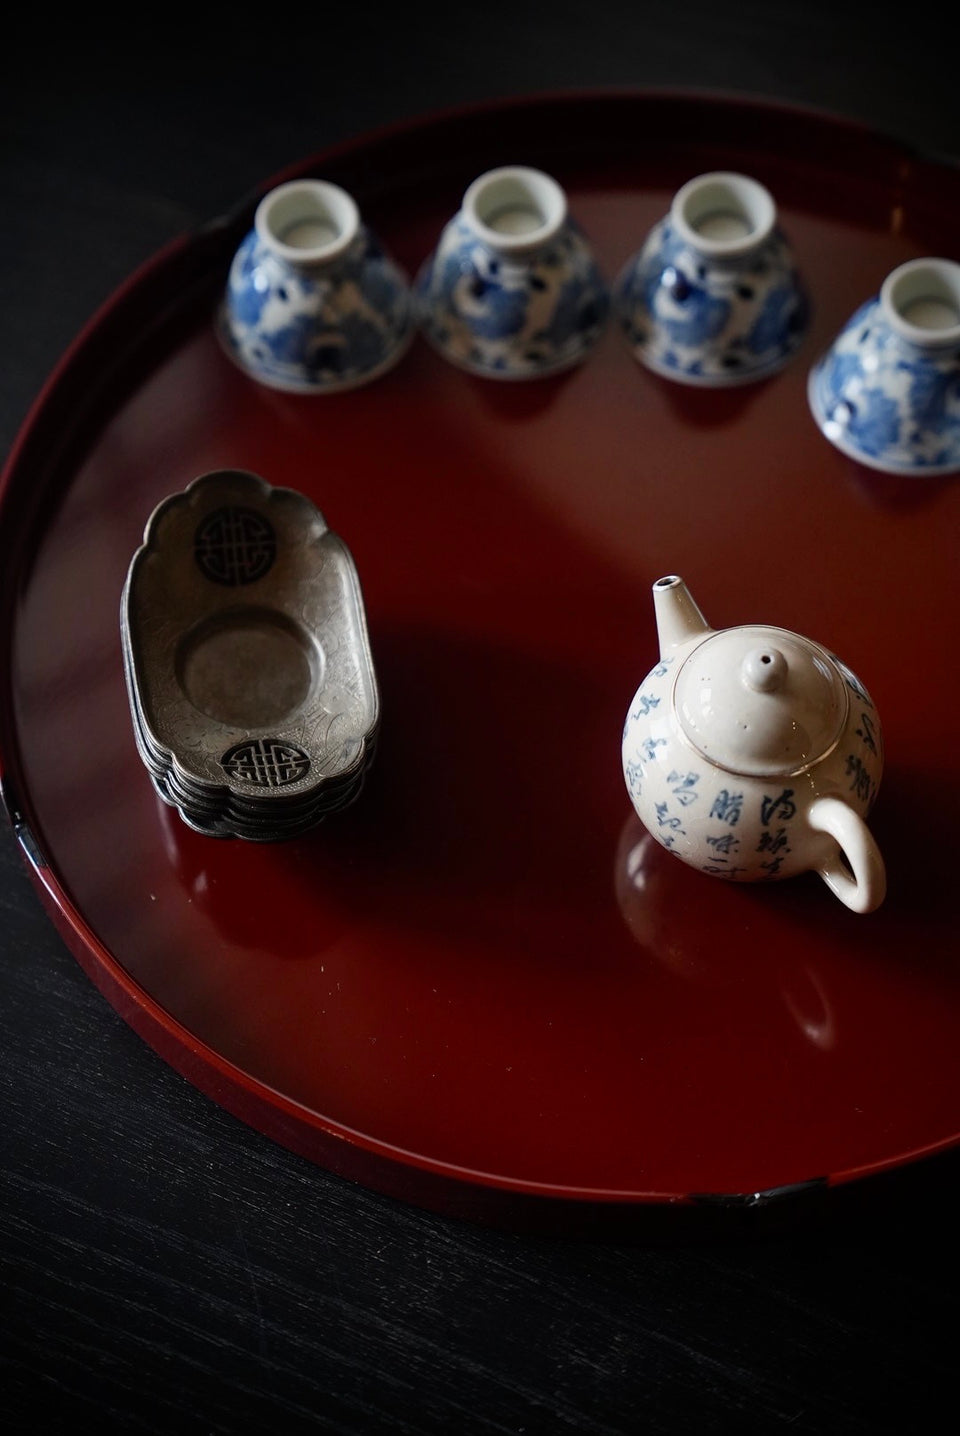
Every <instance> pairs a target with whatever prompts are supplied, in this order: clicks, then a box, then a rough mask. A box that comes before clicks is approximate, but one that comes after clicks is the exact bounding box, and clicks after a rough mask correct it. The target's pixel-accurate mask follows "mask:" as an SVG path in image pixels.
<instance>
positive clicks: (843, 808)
mask: <svg viewBox="0 0 960 1436" xmlns="http://www.w3.org/2000/svg"><path fill="white" fill-rule="evenodd" d="M667 582H668V581H667V580H660V583H661V584H666V583H667ZM669 582H671V583H675V584H680V582H681V581H680V580H670V581H669ZM682 593H683V595H684V596H685V597H688V595H686V590H685V588H683V589H682ZM669 598H670V602H671V603H673V602H675V601H676V595H669ZM665 601H666V600H665ZM694 612H695V613H696V614H697V616H698V617H699V611H698V610H695V609H694ZM668 626H669V625H668ZM692 626H693V625H690V624H688V631H687V632H686V633H684V632H683V631H682V630H681V631H680V632H679V633H677V632H674V633H673V634H672V637H673V641H672V642H670V641H667V642H665V643H664V644H663V648H662V653H661V657H660V660H659V661H658V662H657V663H656V664H655V666H654V667H653V668H652V669H651V671H650V672H649V673H648V674H647V676H646V678H645V679H644V681H643V682H642V683H641V684H640V686H639V688H638V689H637V691H636V693H635V695H634V697H633V700H632V702H631V704H630V707H629V710H628V712H627V717H626V722H625V724H624V729H623V740H622V763H623V776H624V781H625V783H626V787H627V791H628V793H629V795H630V800H631V802H632V803H633V806H634V808H635V810H636V812H637V814H638V816H639V817H640V819H641V821H642V822H643V823H644V825H645V826H646V828H647V829H648V830H649V831H650V833H651V834H652V835H653V837H654V838H655V839H656V840H657V842H659V843H660V844H661V846H662V847H664V848H666V849H668V850H669V851H670V852H672V853H674V854H675V855H676V856H677V857H678V858H681V859H682V860H683V861H684V862H686V863H688V864H690V865H691V866H692V867H694V868H697V869H699V870H700V871H701V872H703V873H707V874H709V875H710V876H713V877H719V878H725V879H727V880H728V881H732V882H769V881H773V880H778V879H781V878H788V877H792V876H794V875H796V874H798V873H801V872H805V871H810V870H813V871H817V872H819V873H820V874H821V876H822V877H823V878H824V880H825V881H826V882H827V883H828V885H829V886H830V887H831V888H832V889H833V890H834V892H835V893H836V894H837V896H838V897H840V898H841V900H842V901H844V902H846V903H847V905H848V906H849V907H852V908H854V910H856V911H860V912H866V911H870V910H871V909H872V908H873V907H876V906H877V905H878V903H879V902H880V901H881V900H882V898H883V895H884V892H885V877H884V872H883V864H882V860H881V859H880V855H879V852H878V851H877V849H876V845H875V843H874V842H873V839H872V837H871V836H870V834H869V832H868V830H867V829H866V826H865V824H864V821H863V820H864V819H865V817H866V815H867V813H868V812H869V811H870V808H871V807H872V805H873V802H874V800H875V798H876V796H877V792H878V789H879V786H880V780H881V775H882V771H883V739H882V733H881V728H880V721H879V718H878V716H877V711H876V708H875V706H874V704H873V701H872V699H871V698H870V695H869V693H868V692H867V690H866V688H865V687H864V685H863V684H862V683H861V682H860V680H859V679H858V678H857V677H856V675H855V674H854V673H853V672H852V671H851V670H850V669H849V668H847V667H846V665H845V664H843V663H841V662H840V661H839V660H838V659H837V658H835V657H834V656H833V655H832V654H830V653H828V652H827V650H826V649H823V648H821V647H820V646H819V645H817V644H815V643H813V642H811V641H810V640H809V639H805V638H801V637H799V636H798V635H796V634H792V633H790V632H788V631H787V630H784V629H777V628H772V627H759V626H756V627H750V628H742V629H728V630H725V631H724V632H722V633H715V632H714V631H713V630H710V629H709V628H706V626H705V625H703V627H702V628H700V629H699V630H695V631H693V632H690V631H689V629H690V627H692ZM661 630H662V631H663V624H662V625H661ZM751 665H753V666H751ZM778 665H779V667H778ZM754 668H755V669H756V672H757V674H758V675H759V676H758V678H757V679H756V682H754V681H753V679H752V678H751V675H752V673H753V672H754ZM771 675H772V676H771ZM765 688H766V689H769V690H770V691H769V692H767V691H765ZM774 690H777V691H774ZM770 714H773V715H774V719H773V720H772V721H768V719H769V716H770ZM765 723H766V727H765V726H764V725H765Z"/></svg>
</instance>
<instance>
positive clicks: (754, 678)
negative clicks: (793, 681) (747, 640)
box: [740, 646, 787, 693]
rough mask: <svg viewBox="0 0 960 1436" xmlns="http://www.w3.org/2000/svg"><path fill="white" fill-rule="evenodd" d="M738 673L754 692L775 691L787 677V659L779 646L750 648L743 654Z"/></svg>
mask: <svg viewBox="0 0 960 1436" xmlns="http://www.w3.org/2000/svg"><path fill="white" fill-rule="evenodd" d="M740 674H741V677H742V678H743V681H744V683H745V684H746V685H747V687H748V688H752V689H753V691H754V693H776V692H777V690H778V689H779V688H782V687H783V685H784V683H785V682H786V679H787V660H786V659H785V658H784V656H783V654H782V653H781V652H780V649H779V648H773V647H772V646H771V647H769V648H751V649H750V651H749V652H748V653H747V654H745V655H744V659H743V663H742V665H741V668H740Z"/></svg>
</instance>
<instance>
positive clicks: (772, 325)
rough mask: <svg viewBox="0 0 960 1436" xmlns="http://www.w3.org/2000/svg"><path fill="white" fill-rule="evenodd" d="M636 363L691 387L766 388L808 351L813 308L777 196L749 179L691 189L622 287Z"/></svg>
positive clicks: (701, 180)
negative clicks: (756, 384)
mask: <svg viewBox="0 0 960 1436" xmlns="http://www.w3.org/2000/svg"><path fill="white" fill-rule="evenodd" d="M614 304H615V309H616V313H617V318H618V320H619V323H620V326H621V328H622V330H623V333H624V335H625V337H626V339H627V342H628V344H629V345H630V347H631V349H632V350H633V353H634V355H635V356H636V358H637V359H639V360H640V361H641V363H643V364H645V365H646V366H647V368H649V369H652V370H653V371H654V372H655V373H657V374H661V375H663V376H665V377H666V378H668V379H675V380H677V381H679V382H681V383H684V384H697V385H701V386H707V387H713V388H718V387H722V386H727V385H732V384H745V383H750V382H753V381H755V380H759V379H764V378H766V377H767V376H768V375H770V374H773V373H775V372H776V371H777V370H778V369H780V368H782V366H783V365H785V364H786V363H787V362H788V360H789V359H790V358H791V357H792V355H793V354H794V352H795V351H796V349H797V348H798V347H799V345H800V344H801V343H802V341H803V338H804V335H805V334H806V331H807V328H808V326H809V315H810V304H809V299H808V295H807V292H806V288H805V285H804V283H803V280H802V277H801V275H800V272H799V270H798V268H797V265H796V262H795V259H794V256H793V252H792V249H791V246H790V244H789V243H788V241H787V239H786V237H785V236H784V234H783V233H782V231H781V230H780V228H779V226H778V223H777V210H776V205H775V204H774V200H773V197H772V196H771V194H770V192H769V191H768V190H767V189H766V188H765V187H764V186H763V185H762V184H760V183H759V182H758V181H757V180H754V179H751V178H749V177H748V176H747V175H741V174H733V173H729V172H727V171H716V172H713V173H710V174H703V175H698V176H696V177H695V178H694V179H691V180H688V182H687V183H686V184H685V185H683V187H682V188H681V189H679V190H678V191H677V193H676V194H675V196H674V198H673V202H672V204H671V206H670V211H669V213H668V214H667V215H666V216H665V217H664V218H663V219H661V220H660V221H659V222H658V223H657V224H656V225H654V227H653V228H652V229H651V231H650V233H649V234H648V235H647V238H646V240H645V241H644V243H643V245H642V246H641V248H640V250H639V251H638V252H637V253H636V254H635V255H633V256H632V257H631V259H630V260H629V261H628V263H627V264H626V265H625V267H624V269H623V270H622V271H621V274H620V276H619V278H618V280H617V284H616V287H615V296H614Z"/></svg>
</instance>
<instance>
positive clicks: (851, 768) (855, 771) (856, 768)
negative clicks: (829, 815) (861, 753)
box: [847, 753, 875, 803]
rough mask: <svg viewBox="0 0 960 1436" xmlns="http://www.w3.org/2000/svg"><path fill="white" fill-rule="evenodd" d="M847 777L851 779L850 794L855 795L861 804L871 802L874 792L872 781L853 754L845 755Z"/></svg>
mask: <svg viewBox="0 0 960 1436" xmlns="http://www.w3.org/2000/svg"><path fill="white" fill-rule="evenodd" d="M847 777H848V778H852V779H853V781H852V782H851V784H850V791H851V792H852V793H856V795H857V797H858V798H860V799H861V800H862V801H863V802H867V803H870V802H872V801H873V795H874V791H875V787H874V782H873V779H872V778H871V777H870V774H869V773H868V772H867V769H866V768H865V767H864V765H863V763H861V761H860V759H859V758H858V757H857V756H856V755H855V754H854V753H848V754H847Z"/></svg>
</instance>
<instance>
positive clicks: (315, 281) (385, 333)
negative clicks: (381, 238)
mask: <svg viewBox="0 0 960 1436" xmlns="http://www.w3.org/2000/svg"><path fill="white" fill-rule="evenodd" d="M218 330H219V334H220V337H221V339H222V341H223V343H224V345H225V346H226V348H227V350H228V352H229V353H230V354H231V356H232V357H233V358H234V359H235V360H236V361H237V363H238V364H240V366H241V367H242V368H243V369H244V370H246V371H247V372H248V373H249V374H251V375H252V376H253V377H254V378H255V379H257V380H259V381H260V382H262V383H264V384H266V385H268V386H270V387H272V388H277V389H286V390H290V391H293V392H298V393H322V392H326V391H330V390H339V389H347V388H352V387H354V386H356V385H358V384H363V383H367V382H368V381H369V380H371V379H373V378H375V377H377V376H378V375H379V374H381V373H383V372H384V371H385V370H387V369H389V368H390V367H392V365H393V364H395V363H396V362H397V360H398V359H399V358H400V357H401V356H402V354H403V353H404V351H405V350H406V348H407V345H408V343H409V341H410V339H411V337H412V334H413V314H412V302H411V298H410V290H409V285H408V283H407V280H406V278H405V276H404V275H403V273H402V271H401V270H400V269H399V268H398V266H397V265H396V264H395V263H394V262H393V261H392V259H390V257H389V256H388V255H387V254H386V253H385V252H384V250H383V248H382V247H381V245H380V244H379V242H378V241H377V240H376V238H375V237H374V236H373V235H372V234H371V232H370V231H369V230H368V229H367V228H366V227H365V226H361V227H360V229H359V231H358V233H357V236H356V238H355V239H354V240H353V242H352V244H351V245H350V246H349V248H348V249H347V250H346V251H345V252H344V253H343V254H342V255H339V256H338V257H337V258H336V259H335V260H334V261H332V262H331V263H330V264H329V265H327V266H318V267H315V268H311V267H309V266H307V265H303V266H301V265H296V264H293V263H291V262H290V261H288V260H287V259H285V258H282V257H281V256H279V255H278V254H276V253H275V252H273V251H272V250H271V249H270V247H269V246H268V245H266V244H265V243H264V242H263V240H262V239H261V238H260V236H259V235H258V234H257V232H256V230H251V231H250V233H249V234H248V235H247V236H246V238H245V239H244V240H243V242H242V244H241V245H240V247H239V249H238V250H237V252H236V254H235V256H234V259H233V263H232V265H231V267H230V274H229V278H228V282H227V289H226V294H225V297H224V300H223V303H222V305H221V308H220V313H219V317H218Z"/></svg>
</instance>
